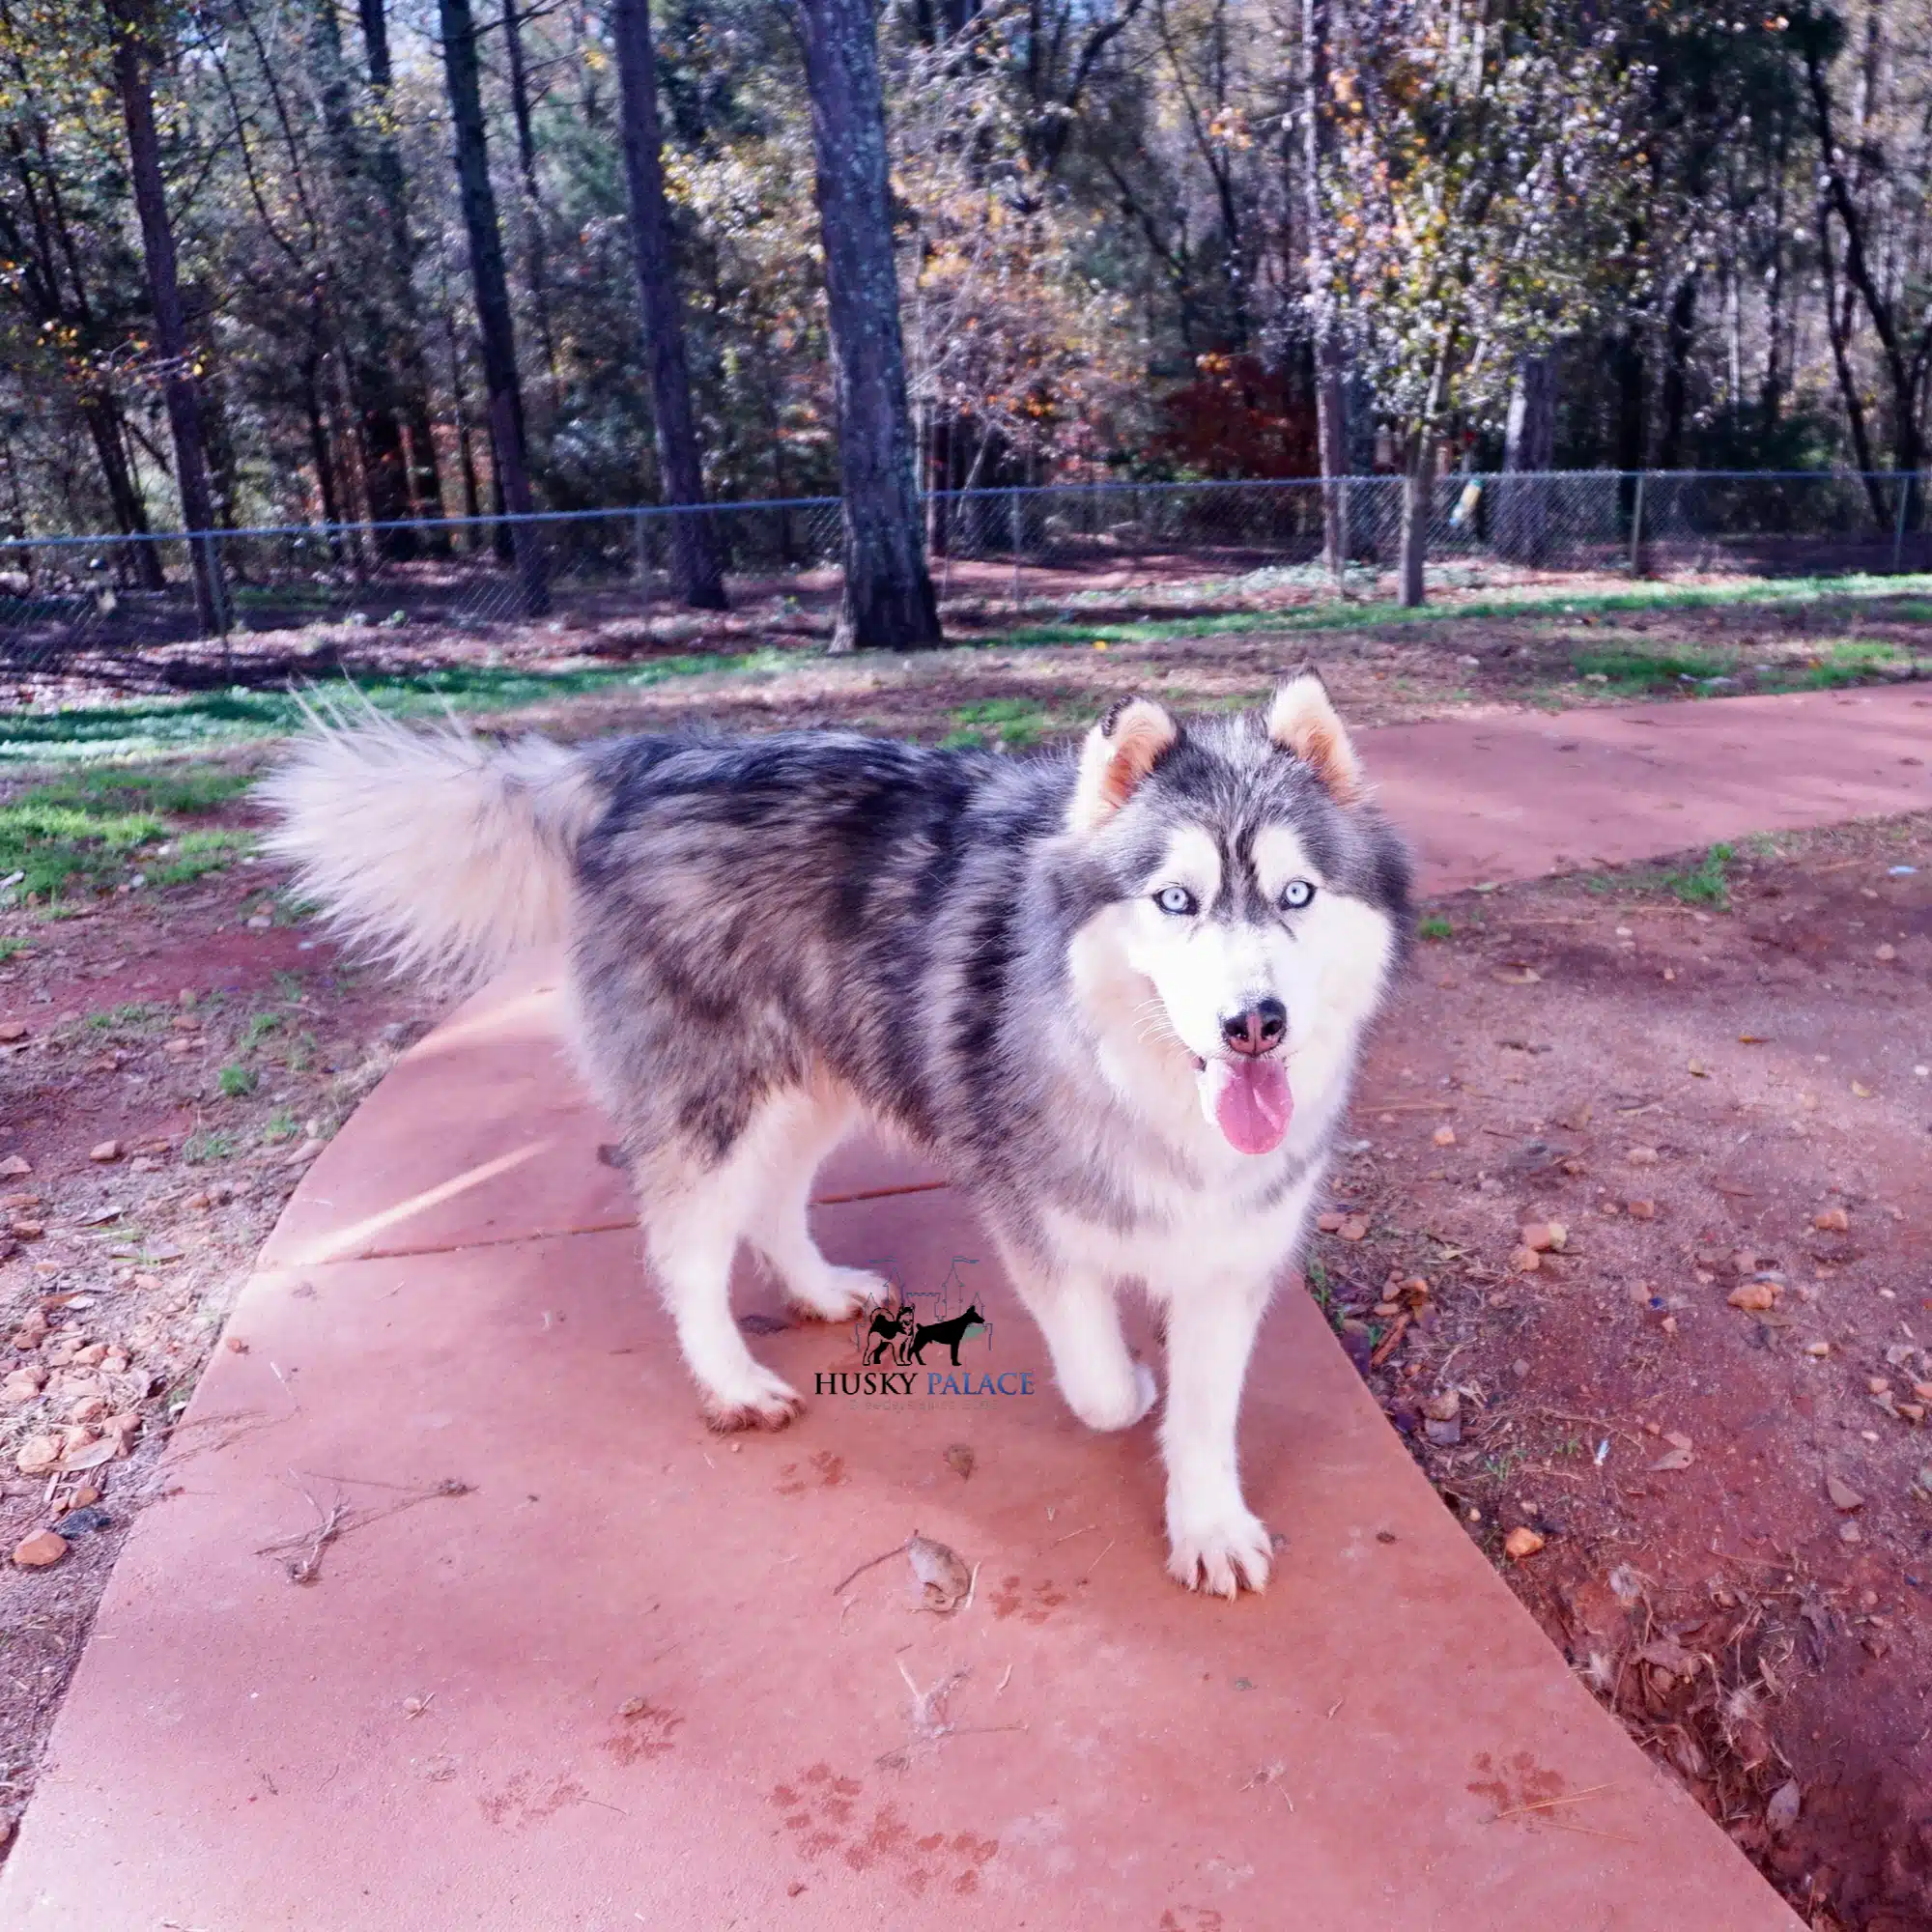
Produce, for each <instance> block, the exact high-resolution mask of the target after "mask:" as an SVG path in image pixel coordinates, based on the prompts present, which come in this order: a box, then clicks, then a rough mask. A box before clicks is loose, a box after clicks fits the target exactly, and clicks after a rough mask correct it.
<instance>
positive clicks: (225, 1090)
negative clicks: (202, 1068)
mask: <svg viewBox="0 0 1932 1932" xmlns="http://www.w3.org/2000/svg"><path fill="white" fill-rule="evenodd" d="M214 1084H215V1085H216V1086H217V1087H219V1088H220V1089H221V1094H222V1098H223V1099H226V1100H245V1099H246V1098H247V1097H248V1095H249V1094H252V1093H253V1092H254V1091H255V1089H256V1088H257V1087H259V1086H260V1085H261V1084H262V1076H261V1075H260V1074H259V1073H257V1072H256V1071H255V1069H254V1068H253V1067H252V1066H242V1065H239V1064H235V1063H231V1064H230V1065H227V1066H224V1067H223V1068H222V1069H221V1071H220V1072H219V1073H217V1074H216V1075H215V1076H214Z"/></svg>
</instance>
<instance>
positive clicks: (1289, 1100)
mask: <svg viewBox="0 0 1932 1932" xmlns="http://www.w3.org/2000/svg"><path fill="white" fill-rule="evenodd" d="M1225 1064H1226V1063H1224V1065H1225ZM1293 1114H1294V1096H1293V1094H1290V1093H1289V1091H1288V1073H1287V1070H1286V1069H1285V1068H1284V1067H1283V1065H1282V1064H1281V1062H1280V1061H1278V1060H1236V1062H1234V1064H1233V1065H1230V1066H1229V1067H1228V1071H1227V1074H1226V1076H1225V1077H1224V1078H1223V1080H1222V1081H1221V1085H1220V1091H1219V1092H1218V1093H1217V1094H1215V1095H1214V1119H1215V1122H1216V1123H1217V1124H1218V1125H1219V1127H1220V1129H1221V1131H1222V1132H1223V1133H1224V1134H1226V1135H1227V1137H1228V1145H1229V1146H1230V1147H1232V1148H1233V1149H1234V1150H1235V1151H1236V1152H1237V1153H1272V1152H1273V1151H1274V1150H1275V1149H1276V1148H1278V1147H1279V1146H1280V1145H1281V1138H1282V1136H1283V1135H1284V1134H1285V1133H1287V1132H1288V1123H1289V1121H1290V1120H1291V1119H1292V1118H1293Z"/></svg>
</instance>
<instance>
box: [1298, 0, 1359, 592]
mask: <svg viewBox="0 0 1932 1932" xmlns="http://www.w3.org/2000/svg"><path fill="white" fill-rule="evenodd" d="M1301 43H1302V88H1301V113H1302V120H1303V123H1304V127H1303V131H1302V141H1303V159H1302V198H1303V210H1304V218H1305V220H1306V221H1307V224H1308V299H1309V306H1310V308H1311V310H1312V312H1313V314H1312V320H1313V323H1314V327H1315V443H1316V454H1317V458H1318V460H1319V462H1320V464H1321V554H1322V556H1323V558H1324V559H1325V561H1326V563H1327V566H1328V574H1329V576H1330V577H1331V578H1332V579H1333V581H1334V584H1335V594H1336V596H1338V597H1341V596H1344V595H1346V594H1347V588H1348V570H1349V497H1348V487H1347V485H1346V484H1345V483H1344V482H1343V481H1342V479H1343V478H1344V477H1346V476H1347V475H1348V473H1349V450H1348V440H1349V421H1348V413H1347V410H1346V407H1345V404H1344V396H1343V387H1342V383H1343V377H1344V375H1345V373H1346V368H1345V358H1344V352H1343V345H1342V331H1341V327H1340V326H1339V323H1338V321H1337V318H1336V315H1335V301H1334V292H1333V291H1332V290H1331V289H1330V288H1329V287H1328V277H1329V274H1330V268H1329V262H1328V249H1327V241H1326V238H1327V232H1328V211H1327V209H1326V207H1325V206H1324V204H1323V200H1322V191H1321V190H1322V183H1323V180H1324V178H1325V175H1326V171H1327V158H1328V149H1329V145H1330V143H1329V128H1328V0H1302V9H1301Z"/></svg>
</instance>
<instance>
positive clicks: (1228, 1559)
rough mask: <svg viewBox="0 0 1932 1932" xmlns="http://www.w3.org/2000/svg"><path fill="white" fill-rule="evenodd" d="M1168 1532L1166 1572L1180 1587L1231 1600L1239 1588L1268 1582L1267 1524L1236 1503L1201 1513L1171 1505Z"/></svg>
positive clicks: (1271, 1558) (1270, 1557) (1269, 1550)
mask: <svg viewBox="0 0 1932 1932" xmlns="http://www.w3.org/2000/svg"><path fill="white" fill-rule="evenodd" d="M1167 1536H1168V1558H1167V1574H1168V1575H1169V1576H1170V1577H1173V1578H1174V1580H1175V1581H1176V1582H1177V1583H1179V1584H1180V1585H1181V1586H1182V1587H1183V1588H1185V1589H1189V1590H1208V1591H1211V1592H1212V1593H1213V1594H1214V1595H1215V1596H1217V1597H1227V1598H1229V1599H1230V1600H1232V1599H1234V1598H1236V1597H1237V1596H1239V1595H1240V1593H1241V1591H1242V1590H1243V1588H1246V1589H1249V1590H1265V1589H1266V1588H1267V1580H1268V1571H1269V1569H1270V1568H1271V1567H1272V1564H1273V1561H1274V1546H1273V1544H1272V1542H1271V1541H1270V1540H1269V1537H1268V1533H1267V1527H1266V1525H1265V1524H1264V1523H1263V1521H1262V1520H1261V1519H1260V1518H1259V1517H1257V1516H1256V1515H1255V1514H1254V1512H1253V1511H1251V1510H1249V1509H1247V1508H1246V1507H1244V1506H1243V1505H1241V1504H1240V1503H1238V1502H1236V1504H1235V1505H1234V1506H1233V1507H1232V1508H1229V1509H1223V1510H1220V1511H1217V1512H1214V1513H1212V1514H1210V1515H1204V1516H1200V1517H1193V1516H1187V1517H1183V1516H1182V1515H1181V1513H1180V1512H1179V1511H1177V1510H1175V1509H1174V1508H1173V1507H1172V1506H1170V1508H1169V1510H1168V1520H1167Z"/></svg>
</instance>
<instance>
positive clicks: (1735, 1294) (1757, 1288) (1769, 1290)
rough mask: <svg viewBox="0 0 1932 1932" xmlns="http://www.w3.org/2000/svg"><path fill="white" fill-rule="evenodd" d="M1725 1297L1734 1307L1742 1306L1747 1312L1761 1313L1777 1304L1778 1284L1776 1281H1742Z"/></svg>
mask: <svg viewBox="0 0 1932 1932" xmlns="http://www.w3.org/2000/svg"><path fill="white" fill-rule="evenodd" d="M1724 1299H1725V1300H1726V1301H1728V1302H1729V1303H1730V1304H1731V1306H1732V1307H1733V1308H1742V1309H1744V1310H1745V1311H1746V1312H1747V1314H1761V1313H1762V1312H1763V1311H1764V1310H1765V1309H1767V1308H1775V1307H1776V1305H1777V1284H1776V1282H1775V1281H1741V1282H1739V1283H1738V1285H1737V1287H1735V1288H1734V1289H1732V1290H1731V1292H1730V1293H1729V1294H1727V1295H1725V1297H1724Z"/></svg>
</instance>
